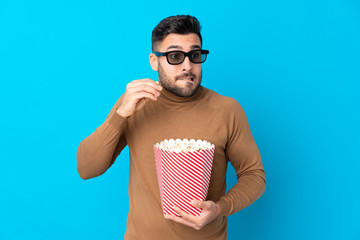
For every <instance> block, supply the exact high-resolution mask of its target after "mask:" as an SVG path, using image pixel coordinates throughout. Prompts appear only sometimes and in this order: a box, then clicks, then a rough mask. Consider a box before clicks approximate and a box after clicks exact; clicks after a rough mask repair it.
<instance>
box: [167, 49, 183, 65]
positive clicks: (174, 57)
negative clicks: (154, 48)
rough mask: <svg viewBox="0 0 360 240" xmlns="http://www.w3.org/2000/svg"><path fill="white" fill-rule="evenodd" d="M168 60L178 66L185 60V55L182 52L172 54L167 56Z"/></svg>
mask: <svg viewBox="0 0 360 240" xmlns="http://www.w3.org/2000/svg"><path fill="white" fill-rule="evenodd" d="M167 58H168V61H169V62H170V63H171V64H178V63H181V62H182V61H183V60H184V54H183V53H182V52H171V53H169V54H168V55H167Z"/></svg>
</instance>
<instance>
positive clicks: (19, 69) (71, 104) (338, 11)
mask: <svg viewBox="0 0 360 240" xmlns="http://www.w3.org/2000/svg"><path fill="white" fill-rule="evenodd" d="M176 14H191V15H194V16H196V17H197V18H198V19H199V20H200V23H201V24H202V26H203V28H202V35H203V39H204V44H203V47H204V48H205V49H209V50H210V51H211V53H210V55H209V57H208V60H207V62H206V63H205V64H204V65H203V72H204V73H203V85H204V86H205V87H208V88H210V89H213V90H215V91H217V92H219V93H220V94H223V95H226V96H231V97H233V98H235V99H237V100H238V101H239V103H240V104H241V105H242V106H243V108H244V110H245V112H246V114H247V116H248V119H249V124H250V127H251V130H252V133H253V135H254V138H255V140H256V142H257V145H258V147H259V149H260V152H261V154H262V158H263V164H264V168H265V171H266V176H267V189H266V192H265V193H264V195H263V196H262V197H261V198H260V199H259V200H258V201H256V202H255V203H254V204H253V205H251V206H250V207H248V208H245V209H244V210H242V211H240V212H238V213H236V214H234V215H232V216H230V217H229V218H228V220H229V226H228V233H229V239H277V240H278V239H360V230H359V228H360V227H359V214H360V207H359V195H360V188H359V184H358V175H359V174H358V169H359V167H360V164H359V162H360V161H359V160H360V156H359V143H360V142H359V134H360V131H359V122H360V119H359V115H360V111H359V103H360V101H359V100H360V99H359V90H360V88H359V80H360V71H359V68H360V59H359V56H360V44H359V43H360V3H359V1H356V0H352V1H351V0H295V1H285V0H283V1H281V0H273V1H266V0H254V1H221V2H218V1H200V2H196V1H180V2H179V1H137V2H134V3H130V2H128V1H127V2H121V1H70V0H68V1H64V0H62V1H39V0H34V1H16V0H12V1H10V0H0V82H1V85H0V104H1V108H0V114H1V120H0V121H1V122H0V123H1V125H0V131H1V132H0V136H1V138H0V141H1V142H0V148H1V150H0V160H1V162H0V163H1V174H0V194H1V195H0V196H1V197H0V239H6V240H7V239H87V240H90V239H108V240H110V239H122V238H123V235H124V233H125V229H126V217H127V212H128V195H127V187H128V167H129V155H128V150H127V148H126V149H125V150H124V152H123V153H122V154H121V155H120V156H119V157H118V159H117V160H116V162H115V164H114V165H113V166H112V167H111V168H110V169H109V170H108V171H107V172H106V173H105V174H103V175H101V176H100V177H97V178H94V179H90V180H86V181H84V180H82V179H81V178H80V177H79V175H78V173H77V171H76V151H77V147H78V145H79V143H80V142H81V140H83V139H84V138H85V137H87V136H88V135H90V134H91V133H92V132H93V131H94V130H95V129H96V128H97V127H98V126H99V125H100V124H102V123H103V121H104V120H105V118H106V116H107V114H108V112H109V111H110V109H111V108H112V106H113V104H114V103H115V102H116V100H117V99H118V98H119V97H120V96H121V94H122V93H123V92H124V91H125V87H126V84H127V83H128V82H130V81H132V80H135V79H141V78H147V77H150V78H152V79H154V80H156V79H157V73H156V72H153V71H152V70H151V68H150V65H149V63H148V54H149V53H150V51H151V42H150V39H151V31H152V29H153V28H154V27H155V26H156V25H157V23H158V22H159V21H160V20H161V19H163V18H165V17H167V16H171V15H176ZM229 166H230V167H229V171H228V177H227V179H228V183H229V187H231V186H232V185H233V184H234V183H235V180H236V177H235V174H234V170H233V169H232V168H231V165H229Z"/></svg>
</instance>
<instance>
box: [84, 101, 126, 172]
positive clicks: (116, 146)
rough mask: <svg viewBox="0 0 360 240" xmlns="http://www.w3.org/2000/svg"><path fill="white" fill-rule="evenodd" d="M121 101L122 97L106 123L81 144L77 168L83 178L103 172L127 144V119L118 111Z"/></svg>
mask: <svg viewBox="0 0 360 240" xmlns="http://www.w3.org/2000/svg"><path fill="white" fill-rule="evenodd" d="M120 101H121V97H120V98H119V99H118V101H117V102H116V103H115V105H114V106H113V108H112V109H111V111H110V113H109V114H108V116H107V118H106V120H105V121H104V123H103V124H101V125H100V126H99V127H98V128H97V129H96V130H95V131H94V132H93V133H91V134H90V135H89V136H88V137H86V138H85V139H84V140H82V141H81V142H80V144H79V147H78V150H77V170H78V172H79V174H80V177H81V178H83V179H89V178H93V177H96V176H99V175H101V174H103V173H104V172H105V171H106V170H107V169H108V168H109V167H110V166H111V165H112V164H113V163H114V162H115V159H116V158H117V157H118V156H119V154H120V152H121V151H122V150H123V148H124V147H125V146H126V145H127V143H126V138H125V132H124V129H125V126H126V122H127V119H126V118H124V117H122V116H121V115H119V114H118V113H117V112H116V109H117V107H118V106H119V105H120Z"/></svg>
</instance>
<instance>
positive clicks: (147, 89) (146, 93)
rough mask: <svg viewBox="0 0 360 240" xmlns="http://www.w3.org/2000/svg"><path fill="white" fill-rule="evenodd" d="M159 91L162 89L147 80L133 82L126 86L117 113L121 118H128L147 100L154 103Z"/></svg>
mask: <svg viewBox="0 0 360 240" xmlns="http://www.w3.org/2000/svg"><path fill="white" fill-rule="evenodd" d="M161 90H162V87H161V86H160V85H159V84H158V83H156V82H155V81H153V80H151V79H149V78H146V79H140V80H134V81H132V82H130V83H128V85H127V86H126V91H125V93H124V95H123V96H122V100H121V102H120V105H119V106H118V108H117V112H118V113H119V114H120V115H121V116H123V117H129V116H131V115H132V114H134V112H135V111H138V110H140V109H141V108H142V107H143V106H144V105H145V103H146V102H147V101H148V100H153V101H156V100H157V97H158V96H160V91H161Z"/></svg>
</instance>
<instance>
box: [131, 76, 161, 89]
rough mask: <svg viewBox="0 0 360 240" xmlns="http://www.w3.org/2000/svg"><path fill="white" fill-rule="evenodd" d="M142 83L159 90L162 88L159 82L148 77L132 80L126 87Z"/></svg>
mask: <svg viewBox="0 0 360 240" xmlns="http://www.w3.org/2000/svg"><path fill="white" fill-rule="evenodd" d="M142 85H147V86H149V87H152V88H154V89H156V90H159V91H161V89H162V87H161V86H160V84H158V83H157V82H155V81H154V80H151V79H150V78H145V79H140V80H134V81H132V82H130V83H129V84H128V87H138V86H142Z"/></svg>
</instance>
